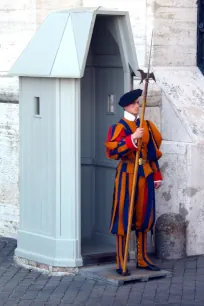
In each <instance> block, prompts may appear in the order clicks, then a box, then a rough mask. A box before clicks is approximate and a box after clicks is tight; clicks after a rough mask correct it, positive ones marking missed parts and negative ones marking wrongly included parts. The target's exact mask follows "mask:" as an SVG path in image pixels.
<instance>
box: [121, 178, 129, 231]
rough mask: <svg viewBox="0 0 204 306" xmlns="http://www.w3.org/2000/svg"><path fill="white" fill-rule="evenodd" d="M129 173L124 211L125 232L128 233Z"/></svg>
mask: <svg viewBox="0 0 204 306" xmlns="http://www.w3.org/2000/svg"><path fill="white" fill-rule="evenodd" d="M128 186H129V175H128V174H126V186H125V203H124V212H123V227H124V233H125V234H126V233H127V228H128V209H129V204H130V203H129V188H128Z"/></svg>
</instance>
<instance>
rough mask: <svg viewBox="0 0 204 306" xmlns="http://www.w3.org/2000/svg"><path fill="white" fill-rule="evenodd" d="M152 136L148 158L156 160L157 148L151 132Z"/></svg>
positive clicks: (148, 146) (148, 148) (148, 147)
mask: <svg viewBox="0 0 204 306" xmlns="http://www.w3.org/2000/svg"><path fill="white" fill-rule="evenodd" d="M149 136H150V138H149V142H148V145H147V159H148V160H156V159H157V156H156V149H155V146H154V143H153V140H152V135H151V134H149Z"/></svg>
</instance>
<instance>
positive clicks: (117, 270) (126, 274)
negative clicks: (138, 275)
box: [116, 269, 130, 276]
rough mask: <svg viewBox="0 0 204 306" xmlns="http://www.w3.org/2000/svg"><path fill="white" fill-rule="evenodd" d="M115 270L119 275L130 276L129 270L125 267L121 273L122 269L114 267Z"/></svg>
mask: <svg viewBox="0 0 204 306" xmlns="http://www.w3.org/2000/svg"><path fill="white" fill-rule="evenodd" d="M116 272H117V273H118V274H119V275H121V276H130V272H129V270H128V269H127V270H126V272H125V273H123V270H122V269H116Z"/></svg>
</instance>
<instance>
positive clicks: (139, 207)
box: [136, 177, 146, 229]
mask: <svg viewBox="0 0 204 306" xmlns="http://www.w3.org/2000/svg"><path fill="white" fill-rule="evenodd" d="M145 183H146V180H145V178H144V177H140V178H139V182H138V197H137V203H136V229H140V227H141V226H142V223H143V205H144V194H145Z"/></svg>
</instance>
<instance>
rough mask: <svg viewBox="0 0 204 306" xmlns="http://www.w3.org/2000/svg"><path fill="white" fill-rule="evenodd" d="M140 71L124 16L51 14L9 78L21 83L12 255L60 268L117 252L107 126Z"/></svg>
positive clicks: (112, 164) (116, 115) (84, 12)
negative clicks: (16, 211)
mask: <svg viewBox="0 0 204 306" xmlns="http://www.w3.org/2000/svg"><path fill="white" fill-rule="evenodd" d="M137 69H138V64H137V58H136V53H135V46H134V42H133V37H132V31H131V26H130V21H129V15H128V13H127V12H120V11H113V10H106V9H90V8H80V9H72V10H65V11H59V12H54V13H51V14H50V15H49V16H48V17H47V19H46V20H45V21H44V23H43V24H42V25H41V27H40V28H39V30H38V31H37V32H36V34H35V35H34V37H33V38H32V40H31V41H30V43H29V44H28V45H27V47H26V48H25V50H24V51H23V53H22V54H21V56H20V57H19V58H18V59H17V61H16V62H15V64H14V65H13V67H12V68H11V70H10V72H9V75H13V76H19V77H20V78H19V79H20V97H19V101H20V228H19V231H18V246H17V249H16V251H15V255H16V256H17V257H19V258H24V259H27V260H30V261H34V262H35V263H36V262H38V263H43V264H47V265H50V266H55V267H77V266H81V265H83V256H85V255H87V254H94V253H95V254H97V253H106V252H108V251H112V250H115V247H114V245H115V238H114V237H113V236H111V235H110V234H109V222H110V212H111V205H112V192H113V181H114V175H115V168H116V165H117V162H115V161H110V160H108V159H107V158H106V155H105V147H104V142H105V140H106V136H107V131H108V127H109V126H110V125H111V124H113V123H114V122H116V121H117V120H118V119H119V118H120V117H121V116H122V115H123V110H122V109H121V108H120V107H119V106H118V104H117V103H118V100H119V98H120V96H121V95H122V94H123V93H124V92H125V91H128V90H130V89H131V87H132V74H133V73H134V74H136V71H137Z"/></svg>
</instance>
